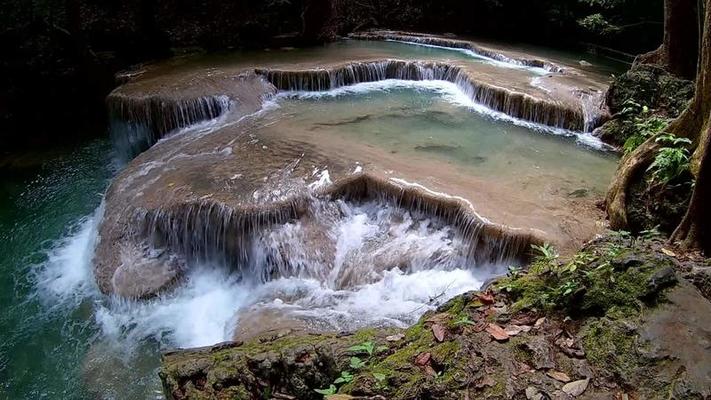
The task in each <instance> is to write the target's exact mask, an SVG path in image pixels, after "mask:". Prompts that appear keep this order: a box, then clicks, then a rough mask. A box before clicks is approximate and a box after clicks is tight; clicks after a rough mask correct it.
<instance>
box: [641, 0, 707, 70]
mask: <svg viewBox="0 0 711 400" xmlns="http://www.w3.org/2000/svg"><path fill="white" fill-rule="evenodd" d="M697 8H698V7H697V1H696V0H665V1H664V41H663V43H662V45H661V46H660V47H659V48H658V49H657V50H654V51H652V52H650V53H647V54H643V55H641V56H639V57H638V58H637V60H635V63H640V64H658V65H661V66H663V67H665V68H666V69H667V70H668V71H669V72H671V73H672V74H674V75H676V76H679V77H682V78H686V79H689V80H693V79H694V77H695V76H696V71H697V61H698V56H699V53H698V52H699V36H700V34H699V29H698V24H697V21H698V18H697V17H698V13H697Z"/></svg>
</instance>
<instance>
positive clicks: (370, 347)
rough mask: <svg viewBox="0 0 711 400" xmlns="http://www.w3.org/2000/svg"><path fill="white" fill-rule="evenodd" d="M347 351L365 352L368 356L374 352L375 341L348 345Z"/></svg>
mask: <svg viewBox="0 0 711 400" xmlns="http://www.w3.org/2000/svg"><path fill="white" fill-rule="evenodd" d="M348 351H350V352H353V353H356V354H362V353H366V354H368V356H372V355H373V353H374V352H375V343H373V342H372V341H367V342H363V343H361V344H357V345H355V346H351V347H349V348H348Z"/></svg>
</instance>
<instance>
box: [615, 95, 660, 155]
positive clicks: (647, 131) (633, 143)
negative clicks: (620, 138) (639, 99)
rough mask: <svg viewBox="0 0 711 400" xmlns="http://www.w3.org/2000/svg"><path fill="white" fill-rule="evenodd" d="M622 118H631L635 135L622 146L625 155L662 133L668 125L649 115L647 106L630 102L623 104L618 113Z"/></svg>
mask: <svg viewBox="0 0 711 400" xmlns="http://www.w3.org/2000/svg"><path fill="white" fill-rule="evenodd" d="M620 114H621V115H622V116H623V117H627V118H632V123H633V126H634V131H635V133H634V134H633V135H631V136H630V137H629V138H627V140H626V141H625V143H624V144H623V145H622V149H623V150H624V153H625V154H628V153H630V152H632V151H633V150H634V149H636V148H637V147H639V146H640V145H641V144H642V143H644V142H645V141H647V139H649V138H651V137H652V136H654V135H656V134H658V133H660V132H662V131H663V130H664V129H666V127H667V126H668V125H669V120H668V119H666V118H661V117H658V116H656V115H651V111H650V110H649V108H648V107H647V106H642V105H640V104H639V103H636V102H634V101H632V100H627V101H626V102H625V103H624V108H623V109H622V111H621V112H620Z"/></svg>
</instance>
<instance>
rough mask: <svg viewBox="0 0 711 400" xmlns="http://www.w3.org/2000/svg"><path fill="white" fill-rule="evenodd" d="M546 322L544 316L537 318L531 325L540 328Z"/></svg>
mask: <svg viewBox="0 0 711 400" xmlns="http://www.w3.org/2000/svg"><path fill="white" fill-rule="evenodd" d="M545 322H546V317H542V318H538V319H537V320H536V323H535V324H534V325H533V326H534V327H536V328H540V327H541V325H543V324H544V323H545Z"/></svg>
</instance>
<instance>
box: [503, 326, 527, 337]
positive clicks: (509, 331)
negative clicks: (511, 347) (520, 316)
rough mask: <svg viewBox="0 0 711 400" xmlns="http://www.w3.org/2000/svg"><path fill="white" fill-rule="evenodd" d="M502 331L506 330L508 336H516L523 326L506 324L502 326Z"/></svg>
mask: <svg viewBox="0 0 711 400" xmlns="http://www.w3.org/2000/svg"><path fill="white" fill-rule="evenodd" d="M504 331H505V332H506V334H507V335H509V336H516V335H518V334H519V333H521V332H523V327H522V326H518V325H507V326H506V327H505V328H504Z"/></svg>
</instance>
